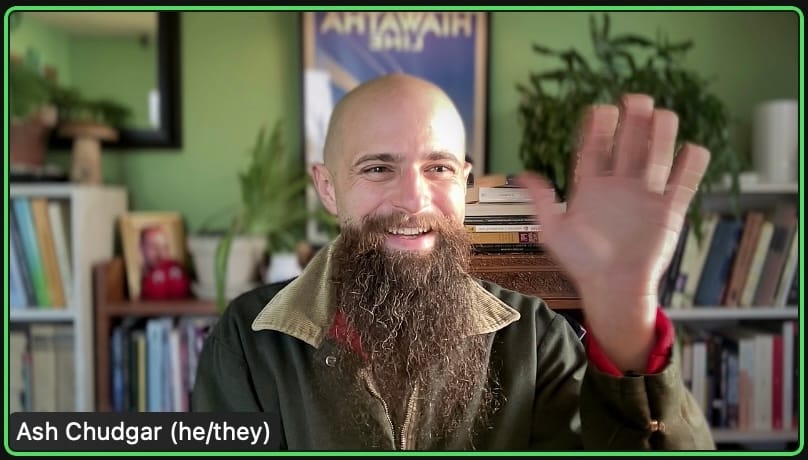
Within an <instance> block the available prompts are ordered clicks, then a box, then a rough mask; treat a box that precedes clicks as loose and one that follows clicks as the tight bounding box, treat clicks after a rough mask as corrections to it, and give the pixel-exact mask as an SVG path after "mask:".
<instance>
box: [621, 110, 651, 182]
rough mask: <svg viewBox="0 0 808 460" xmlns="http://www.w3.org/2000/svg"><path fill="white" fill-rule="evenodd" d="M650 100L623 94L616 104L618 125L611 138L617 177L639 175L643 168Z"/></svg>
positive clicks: (648, 126)
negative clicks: (613, 136) (617, 107)
mask: <svg viewBox="0 0 808 460" xmlns="http://www.w3.org/2000/svg"><path fill="white" fill-rule="evenodd" d="M653 114H654V100H653V99H651V97H650V96H647V95H645V94H627V95H625V96H623V98H622V99H621V101H620V123H619V124H618V126H617V133H616V134H615V140H614V150H613V151H612V156H613V158H614V173H615V174H616V175H620V176H634V175H637V174H640V171H641V170H642V166H643V165H645V164H646V156H647V154H648V138H649V134H650V131H651V119H652V118H653Z"/></svg>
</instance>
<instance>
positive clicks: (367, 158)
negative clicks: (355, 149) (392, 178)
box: [353, 150, 460, 167]
mask: <svg viewBox="0 0 808 460" xmlns="http://www.w3.org/2000/svg"><path fill="white" fill-rule="evenodd" d="M402 159H403V157H402V155H401V154H397V153H369V154H367V155H362V156H361V157H359V158H358V159H357V160H356V161H355V162H354V164H353V166H354V167H357V166H359V165H361V164H362V163H367V162H371V161H379V162H382V163H400V162H401V161H402ZM426 160H427V161H451V162H453V163H460V161H459V160H458V159H457V156H456V155H453V154H451V153H449V152H444V151H440V150H439V151H435V152H430V153H429V154H428V155H427V156H426Z"/></svg>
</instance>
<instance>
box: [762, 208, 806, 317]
mask: <svg viewBox="0 0 808 460" xmlns="http://www.w3.org/2000/svg"><path fill="white" fill-rule="evenodd" d="M772 222H773V224H774V233H773V234H772V240H771V243H770V244H769V253H768V254H767V255H766V261H765V262H763V269H762V272H761V276H760V282H759V284H758V287H757V291H756V292H755V300H754V303H755V305H766V306H771V305H773V304H774V297H775V295H776V291H777V282H778V280H779V279H780V274H781V273H782V272H783V268H784V266H785V261H786V258H787V255H788V245H789V243H790V242H791V240H792V237H793V234H794V232H796V229H797V225H798V218H797V209H796V207H795V206H793V205H792V204H783V205H780V206H778V207H777V209H776V210H775V214H774V217H773V221H772Z"/></svg>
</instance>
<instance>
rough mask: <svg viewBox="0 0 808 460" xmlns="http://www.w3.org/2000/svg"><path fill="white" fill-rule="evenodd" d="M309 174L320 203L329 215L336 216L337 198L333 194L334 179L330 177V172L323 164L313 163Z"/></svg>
mask: <svg viewBox="0 0 808 460" xmlns="http://www.w3.org/2000/svg"><path fill="white" fill-rule="evenodd" d="M309 174H310V175H311V179H312V181H313V182H314V187H315V188H316V189H317V195H319V196H320V202H322V203H323V206H324V207H325V209H326V210H327V211H328V212H329V213H331V214H332V215H335V216H336V215H337V198H336V195H335V193H334V179H333V178H332V177H331V171H329V170H328V168H326V167H325V164H324V163H314V164H313V165H311V169H310V170H309Z"/></svg>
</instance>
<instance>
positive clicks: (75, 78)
mask: <svg viewBox="0 0 808 460" xmlns="http://www.w3.org/2000/svg"><path fill="white" fill-rule="evenodd" d="M70 66H71V80H72V82H73V85H74V86H75V87H76V88H78V89H79V90H80V91H81V94H82V95H83V96H84V97H86V98H88V99H110V100H113V101H115V102H117V103H120V104H123V105H125V106H127V107H129V109H130V110H131V111H132V113H131V116H130V118H129V120H128V122H127V124H126V125H127V126H130V127H133V128H149V127H150V124H149V99H148V96H149V91H151V90H152V89H156V88H157V53H156V46H155V45H154V41H149V42H147V43H142V42H141V41H140V40H139V39H138V38H137V37H104V38H103V39H99V38H96V37H82V36H77V37H73V38H71V40H70Z"/></svg>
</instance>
